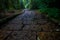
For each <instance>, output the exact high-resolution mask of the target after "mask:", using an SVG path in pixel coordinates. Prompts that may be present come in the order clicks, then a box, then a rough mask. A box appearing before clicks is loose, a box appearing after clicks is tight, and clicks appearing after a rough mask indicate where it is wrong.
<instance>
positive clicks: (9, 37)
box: [0, 9, 47, 40]
mask: <svg viewBox="0 0 60 40" xmlns="http://www.w3.org/2000/svg"><path fill="white" fill-rule="evenodd" d="M43 17H44V16H41V15H36V13H35V12H34V11H29V10H27V9H26V10H24V11H23V14H21V15H19V16H17V17H16V18H14V19H13V20H11V21H9V22H8V23H7V24H5V25H4V28H2V29H0V30H1V33H0V35H3V36H1V37H2V38H1V37H0V40H37V32H39V31H41V30H42V29H41V27H40V25H41V24H45V23H46V22H47V21H46V19H43ZM40 20H41V21H40ZM2 31H4V32H2ZM5 33H6V34H5ZM5 35H6V36H5Z"/></svg>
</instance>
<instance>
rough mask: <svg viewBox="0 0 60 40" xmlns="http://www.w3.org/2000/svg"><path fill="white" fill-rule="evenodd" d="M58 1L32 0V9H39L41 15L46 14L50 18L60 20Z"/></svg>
mask: <svg viewBox="0 0 60 40" xmlns="http://www.w3.org/2000/svg"><path fill="white" fill-rule="evenodd" d="M58 3H60V2H59V0H32V8H34V9H37V8H38V9H39V10H40V12H42V13H48V16H49V17H50V18H54V19H56V20H60V18H59V17H60V16H59V15H60V8H59V7H60V6H59V4H58Z"/></svg>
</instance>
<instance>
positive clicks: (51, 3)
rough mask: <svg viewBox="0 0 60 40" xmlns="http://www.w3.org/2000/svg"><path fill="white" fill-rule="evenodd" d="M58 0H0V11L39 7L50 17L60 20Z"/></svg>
mask: <svg viewBox="0 0 60 40" xmlns="http://www.w3.org/2000/svg"><path fill="white" fill-rule="evenodd" d="M59 4H60V2H59V0H0V12H1V11H6V10H14V9H16V10H17V9H24V8H29V9H39V11H40V12H42V13H47V14H48V16H49V17H50V18H54V19H57V20H60V18H59V17H60V16H59V15H60V5H59Z"/></svg>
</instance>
